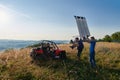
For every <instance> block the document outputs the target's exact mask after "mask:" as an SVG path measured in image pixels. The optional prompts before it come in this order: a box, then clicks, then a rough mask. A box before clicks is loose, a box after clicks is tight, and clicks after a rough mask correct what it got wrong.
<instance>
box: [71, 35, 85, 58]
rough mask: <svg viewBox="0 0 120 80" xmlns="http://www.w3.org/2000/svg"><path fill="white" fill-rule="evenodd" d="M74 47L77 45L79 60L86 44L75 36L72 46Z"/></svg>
mask: <svg viewBox="0 0 120 80" xmlns="http://www.w3.org/2000/svg"><path fill="white" fill-rule="evenodd" d="M70 47H71V48H72V49H74V48H75V47H77V50H78V52H77V57H78V60H80V55H81V53H82V50H83V48H84V45H83V41H82V40H81V39H80V40H79V38H78V37H77V38H75V42H74V43H73V45H72V46H70Z"/></svg>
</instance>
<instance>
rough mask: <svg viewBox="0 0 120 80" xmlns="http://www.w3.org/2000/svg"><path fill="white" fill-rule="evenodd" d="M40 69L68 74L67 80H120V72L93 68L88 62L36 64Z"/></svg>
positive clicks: (67, 61) (60, 61) (71, 60)
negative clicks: (44, 68)
mask: <svg viewBox="0 0 120 80" xmlns="http://www.w3.org/2000/svg"><path fill="white" fill-rule="evenodd" d="M34 64H36V65H37V66H39V67H46V68H48V69H50V70H53V72H58V73H59V72H62V73H63V74H66V75H67V76H66V78H65V80H120V77H119V75H120V70H119V69H110V68H108V67H102V66H101V65H97V68H91V66H90V64H89V62H88V61H86V60H84V59H83V60H80V61H77V60H75V59H70V58H67V59H66V60H49V61H40V62H36V63H34Z"/></svg>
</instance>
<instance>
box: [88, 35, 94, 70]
mask: <svg viewBox="0 0 120 80" xmlns="http://www.w3.org/2000/svg"><path fill="white" fill-rule="evenodd" d="M88 42H89V43H90V54H89V56H90V64H91V67H92V68H95V67H96V62H95V45H96V40H95V38H94V36H91V37H90V40H88Z"/></svg>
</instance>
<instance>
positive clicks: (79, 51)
mask: <svg viewBox="0 0 120 80" xmlns="http://www.w3.org/2000/svg"><path fill="white" fill-rule="evenodd" d="M82 50H83V49H78V53H77V56H78V57H80V55H81V53H82Z"/></svg>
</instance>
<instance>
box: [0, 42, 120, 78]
mask: <svg viewBox="0 0 120 80" xmlns="http://www.w3.org/2000/svg"><path fill="white" fill-rule="evenodd" d="M84 45H85V48H84V50H83V52H82V54H81V60H80V61H78V60H77V57H76V53H77V50H76V49H73V50H72V49H70V48H69V46H70V44H61V45H59V47H60V48H61V49H64V50H66V52H67V60H66V61H61V60H49V61H39V62H36V63H31V58H30V56H29V53H30V50H31V49H30V48H24V49H20V50H13V49H11V50H6V51H4V52H3V53H1V54H0V80H120V43H107V42H97V45H96V49H95V50H96V56H95V57H96V64H97V69H92V68H91V67H90V63H89V44H88V43H84Z"/></svg>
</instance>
